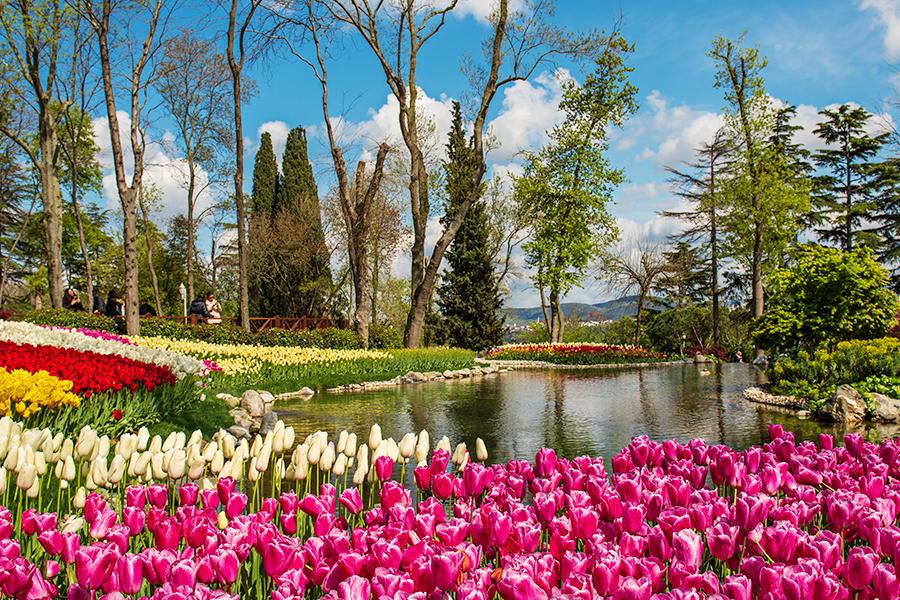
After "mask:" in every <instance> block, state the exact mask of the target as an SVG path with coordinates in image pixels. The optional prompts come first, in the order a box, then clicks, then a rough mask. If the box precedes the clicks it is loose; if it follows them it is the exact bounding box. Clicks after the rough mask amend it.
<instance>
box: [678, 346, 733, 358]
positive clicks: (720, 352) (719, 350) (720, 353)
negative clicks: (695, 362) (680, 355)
mask: <svg viewBox="0 0 900 600" xmlns="http://www.w3.org/2000/svg"><path fill="white" fill-rule="evenodd" d="M684 353H685V354H686V355H687V356H697V355H700V354H703V355H705V356H712V357H715V358H717V359H719V360H721V361H722V362H728V351H727V350H725V348H724V347H723V346H721V345H718V344H716V345H713V346H691V347H690V348H688V349H687V350H685V351H684Z"/></svg>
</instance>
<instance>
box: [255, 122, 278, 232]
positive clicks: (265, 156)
mask: <svg viewBox="0 0 900 600" xmlns="http://www.w3.org/2000/svg"><path fill="white" fill-rule="evenodd" d="M277 193H278V163H277V162H276V161H275V149H274V148H273V147H272V134H270V133H269V132H268V131H264V132H263V133H262V135H261V136H260V138H259V150H257V151H256V160H255V162H254V163H253V199H252V207H253V210H252V212H253V216H254V217H256V218H266V219H271V218H272V215H273V212H274V209H275V196H276V195H277Z"/></svg>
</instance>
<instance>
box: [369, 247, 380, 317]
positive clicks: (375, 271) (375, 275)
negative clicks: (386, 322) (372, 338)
mask: <svg viewBox="0 0 900 600" xmlns="http://www.w3.org/2000/svg"><path fill="white" fill-rule="evenodd" d="M379 258H380V257H379V256H378V250H377V249H376V250H375V256H374V257H373V258H372V315H371V319H370V322H371V323H372V325H375V324H376V323H377V322H378V285H379V283H380V281H379V280H380V279H381V277H380V276H379V272H380V271H381V261H380V260H379Z"/></svg>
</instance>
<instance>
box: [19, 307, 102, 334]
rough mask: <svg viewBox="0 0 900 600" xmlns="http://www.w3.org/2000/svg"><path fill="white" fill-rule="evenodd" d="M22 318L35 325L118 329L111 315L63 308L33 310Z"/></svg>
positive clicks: (99, 329)
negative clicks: (99, 314)
mask: <svg viewBox="0 0 900 600" xmlns="http://www.w3.org/2000/svg"><path fill="white" fill-rule="evenodd" d="M22 320H23V321H27V322H28V323H35V324H37V325H52V326H54V327H76V328H77V327H83V328H85V329H96V330H97V331H109V332H113V333H114V332H118V330H119V324H118V323H116V320H115V319H113V318H111V317H104V316H98V315H95V314H93V313H89V312H86V311H74V310H66V309H63V308H44V309H42V310H34V311H31V312H28V313H26V314H25V315H23V317H22Z"/></svg>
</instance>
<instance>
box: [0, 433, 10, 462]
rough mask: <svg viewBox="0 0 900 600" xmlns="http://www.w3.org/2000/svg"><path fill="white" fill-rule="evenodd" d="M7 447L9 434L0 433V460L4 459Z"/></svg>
mask: <svg viewBox="0 0 900 600" xmlns="http://www.w3.org/2000/svg"><path fill="white" fill-rule="evenodd" d="M8 447H9V436H8V435H5V434H4V435H0V460H6V449H7V448H8Z"/></svg>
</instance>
